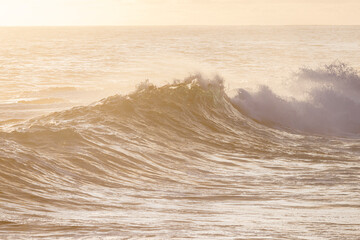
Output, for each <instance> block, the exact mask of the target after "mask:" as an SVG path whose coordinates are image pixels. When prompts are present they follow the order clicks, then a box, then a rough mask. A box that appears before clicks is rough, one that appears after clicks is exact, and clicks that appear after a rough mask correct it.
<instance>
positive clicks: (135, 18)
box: [0, 0, 360, 26]
mask: <svg viewBox="0 0 360 240" xmlns="http://www.w3.org/2000/svg"><path fill="white" fill-rule="evenodd" d="M292 24H301V25H305V24H328V25H332V24H336V25H342V24H344V25H357V24H360V0H0V26H19V25H20V26H22V25H27V26H29V25H40V26H44V25H292Z"/></svg>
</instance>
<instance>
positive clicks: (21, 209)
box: [0, 26, 360, 239]
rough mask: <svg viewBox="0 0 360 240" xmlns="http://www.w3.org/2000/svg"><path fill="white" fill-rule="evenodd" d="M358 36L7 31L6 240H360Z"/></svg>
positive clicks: (342, 32)
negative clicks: (32, 239)
mask: <svg viewBox="0 0 360 240" xmlns="http://www.w3.org/2000/svg"><path fill="white" fill-rule="evenodd" d="M359 39H360V27H356V26H348V27H345V26H337V27H330V26H327V27H326V26H323V27H320V26H318V27H316V26H313V27H311V26H307V27H305V26H296V27H295V26H287V27H283V26H277V27H265V26H264V27H257V26H248V27H220V26H219V27H205V26H204V27H195V26H194V27H182V26H178V27H33V28H30V27H29V28H22V27H14V28H0V42H1V45H0V89H1V91H0V238H4V239H29V238H30V239H31V238H34V239H53V238H54V239H58V238H73V239H79V238H84V239H87V238H89V239H98V238H99V239H132V238H133V239H171V238H175V239H186V238H193V239H358V238H359V235H360V217H359V216H360V205H359V202H360V188H359V180H360V178H359V176H360V174H359V173H360V165H359V160H360V142H359V134H360V74H359V73H358V69H359V68H360V60H359V59H360V58H359V54H358V52H359V51H358V50H359V46H360V40H359ZM146 79H149V80H148V81H146Z"/></svg>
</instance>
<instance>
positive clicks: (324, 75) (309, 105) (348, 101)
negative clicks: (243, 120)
mask: <svg viewBox="0 0 360 240" xmlns="http://www.w3.org/2000/svg"><path fill="white" fill-rule="evenodd" d="M296 80H297V81H296V85H297V87H298V88H299V87H300V91H303V92H304V93H305V94H306V95H307V99H306V100H296V99H284V98H281V97H279V96H278V95H276V93H274V92H273V91H272V90H271V89H269V88H268V87H267V86H262V87H261V88H260V90H259V91H258V92H256V93H249V92H248V91H246V90H244V89H239V90H238V94H237V96H235V97H234V99H233V102H234V103H236V104H237V105H239V106H240V107H241V108H242V109H243V110H244V111H245V112H246V114H248V115H249V116H250V117H252V118H253V119H256V120H257V121H259V122H262V123H265V124H267V125H271V126H277V127H282V128H287V129H292V130H298V131H303V132H308V133H317V134H328V135H339V136H349V135H355V136H356V135H359V133H360V76H359V73H358V72H357V71H355V70H354V69H353V68H351V67H349V66H348V65H346V64H344V63H341V62H334V63H332V64H330V65H325V66H324V67H322V68H319V69H316V70H313V69H309V68H302V69H300V71H299V72H298V73H297V74H296ZM298 91H299V90H298Z"/></svg>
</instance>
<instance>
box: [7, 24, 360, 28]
mask: <svg viewBox="0 0 360 240" xmlns="http://www.w3.org/2000/svg"><path fill="white" fill-rule="evenodd" d="M252 26H253V27H276V26H289V27H291V26H295V27H296V26H360V24H210V25H205V24H200V25H186V24H171V25H165V24H154V25H150V24H145V25H141V24H138V25H137V24H133V25H0V27H252Z"/></svg>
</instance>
